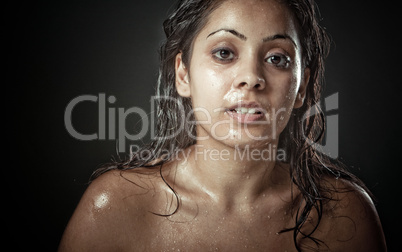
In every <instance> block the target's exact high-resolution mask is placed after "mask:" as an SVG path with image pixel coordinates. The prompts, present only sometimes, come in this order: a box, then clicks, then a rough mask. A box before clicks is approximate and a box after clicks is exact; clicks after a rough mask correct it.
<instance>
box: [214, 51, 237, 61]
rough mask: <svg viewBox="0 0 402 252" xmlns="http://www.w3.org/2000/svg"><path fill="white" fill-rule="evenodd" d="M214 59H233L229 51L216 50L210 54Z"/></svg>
mask: <svg viewBox="0 0 402 252" xmlns="http://www.w3.org/2000/svg"><path fill="white" fill-rule="evenodd" d="M212 55H213V57H214V58H216V59H217V60H220V61H231V60H233V59H234V53H233V52H232V51H231V50H229V49H217V50H214V51H213V52H212Z"/></svg>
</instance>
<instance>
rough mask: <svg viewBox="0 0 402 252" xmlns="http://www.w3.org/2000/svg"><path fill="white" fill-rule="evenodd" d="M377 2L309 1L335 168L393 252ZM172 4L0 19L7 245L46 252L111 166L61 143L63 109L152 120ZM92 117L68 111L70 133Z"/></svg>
mask: <svg viewBox="0 0 402 252" xmlns="http://www.w3.org/2000/svg"><path fill="white" fill-rule="evenodd" d="M384 3H387V4H381V3H379V2H373V1H369V2H368V1H349V0H337V1H324V0H320V1H318V4H319V6H320V10H321V14H322V17H323V21H322V24H323V25H324V26H325V27H326V28H327V30H328V32H329V33H330V34H331V36H332V38H333V40H334V42H335V43H334V44H333V48H332V51H331V54H330V56H329V58H328V61H327V73H326V87H325V92H324V97H325V96H328V95H330V94H333V93H336V92H338V93H339V109H338V110H337V111H335V113H337V114H338V115H339V135H340V136H339V141H340V157H341V159H342V160H343V161H344V162H346V163H347V164H348V165H350V166H351V170H352V171H353V172H354V173H356V174H358V175H359V176H360V177H361V178H362V179H363V180H364V181H365V182H366V184H367V186H368V187H369V188H370V189H371V190H372V191H373V193H374V194H375V196H376V197H377V199H378V201H377V207H378V211H379V214H380V217H381V219H382V223H383V227H384V230H385V233H386V237H387V242H388V245H389V248H390V249H391V248H392V247H395V248H396V243H397V239H398V238H399V237H398V236H399V235H400V233H401V232H400V231H399V229H398V228H397V227H398V225H401V222H400V219H401V218H400V209H401V207H402V206H401V201H400V198H401V197H400V195H399V193H400V187H399V185H398V183H399V181H400V180H399V177H398V175H399V174H400V172H399V168H400V162H398V161H397V159H398V158H399V157H400V155H401V154H400V152H401V148H400V143H399V141H400V140H401V137H400V129H401V125H400V120H399V117H400V112H398V111H399V109H398V106H399V105H400V101H401V99H400V95H401V88H400V86H401V84H402V83H401V77H400V76H401V64H400V57H401V48H400V45H401V39H400V36H399V34H398V33H400V28H399V27H397V23H396V22H397V20H398V18H399V16H400V13H399V12H400V10H401V8H400V7H401V6H400V3H395V4H391V3H390V2H389V1H386V2H384ZM171 5H172V1H170V0H169V1H168V0H157V1H113V2H112V1H85V2H78V1H77V2H75V1H40V2H35V3H32V2H29V3H24V2H20V4H19V5H16V6H13V7H12V8H9V9H7V8H6V9H4V10H3V11H4V12H5V16H4V18H3V21H4V23H3V25H5V26H6V27H7V30H8V34H9V36H7V38H6V39H5V41H6V42H11V44H10V46H5V48H3V50H4V52H5V53H4V54H5V55H7V56H11V57H5V59H6V61H7V62H6V67H4V68H3V71H4V74H5V76H7V77H10V78H7V79H5V81H6V82H7V83H6V86H8V87H9V88H10V89H7V90H4V91H3V94H5V95H4V96H3V97H4V98H3V101H6V99H7V98H11V99H10V101H12V102H7V104H6V106H5V110H6V113H5V115H6V119H7V120H4V122H8V121H9V120H11V122H12V123H11V126H12V128H13V131H11V132H12V134H8V133H5V135H6V139H9V138H10V137H11V139H10V140H11V143H10V144H8V146H7V149H8V150H11V152H12V154H14V155H10V156H8V155H7V157H5V158H6V159H7V162H6V163H7V167H4V168H3V169H4V176H3V180H4V181H5V182H6V183H4V185H6V186H7V188H6V191H5V192H6V195H9V191H12V193H11V198H10V200H9V201H8V202H6V204H5V205H6V206H9V204H11V207H9V209H8V210H11V211H10V214H8V215H7V216H6V219H7V220H6V222H7V223H10V224H11V225H12V226H11V227H9V228H10V229H9V230H10V231H9V232H8V236H10V239H8V241H10V242H11V243H12V244H14V245H15V246H17V247H22V248H33V247H35V248H39V249H41V250H42V251H47V250H49V251H54V250H56V248H57V246H58V243H59V239H60V237H61V235H62V232H63V230H64V228H65V225H66V224H67V222H68V219H69V218H70V216H71V214H72V212H73V210H74V208H75V207H76V205H77V203H78V201H79V199H80V197H81V195H82V193H83V191H84V190H85V188H86V183H87V181H88V178H89V176H90V174H91V172H92V171H93V170H94V169H96V167H97V166H98V165H99V164H101V163H104V162H107V161H109V160H110V159H111V157H112V156H114V155H115V146H116V142H115V141H113V140H102V141H90V142H85V141H79V140H77V139H74V138H73V137H72V136H70V135H69V134H68V132H67V131H66V129H65V126H64V121H63V120H64V119H63V117H64V111H65V108H66V106H67V104H68V103H69V102H70V101H71V100H72V99H73V98H75V97H77V96H80V95H85V94H89V95H98V94H99V93H105V94H106V95H107V96H109V95H113V96H115V97H116V99H117V101H116V102H115V104H113V105H108V108H109V107H115V108H117V107H120V108H125V109H128V108H131V107H134V106H138V107H141V108H143V109H144V110H146V111H149V110H150V108H149V107H150V102H149V97H150V96H151V95H152V94H153V92H154V86H155V82H156V78H157V71H158V53H157V50H158V48H159V46H160V43H161V40H162V39H163V32H162V28H161V24H162V21H163V20H164V18H165V17H166V14H167V12H168V9H169V8H170V6H171ZM397 10H399V12H397ZM3 39H4V38H3ZM7 44H8V43H7ZM9 90H11V91H9ZM15 108H17V109H15ZM97 113H98V111H97V105H96V104H95V103H90V102H87V103H85V104H84V103H83V104H82V105H80V106H77V108H76V110H75V111H74V114H73V123H74V126H75V127H76V128H77V130H79V131H80V132H83V133H87V134H89V133H94V132H96V131H97V125H98V121H97V120H98V114H97ZM138 120H139V118H138V117H136V116H134V115H132V116H130V117H129V118H128V120H127V121H128V124H127V128H128V131H129V132H131V133H135V132H136V126H138V124H136V122H137V121H138ZM130 127H131V128H130ZM137 128H138V127H137ZM144 141H146V138H145V140H144ZM6 198H8V197H6ZM8 236H7V237H8ZM28 238H29V239H28ZM26 240H29V243H28V242H26Z"/></svg>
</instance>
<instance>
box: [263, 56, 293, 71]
mask: <svg viewBox="0 0 402 252" xmlns="http://www.w3.org/2000/svg"><path fill="white" fill-rule="evenodd" d="M266 61H267V62H268V63H270V64H273V65H275V66H277V67H280V68H286V67H288V66H289V63H290V59H289V57H287V56H285V55H272V56H270V57H268V58H267V59H266Z"/></svg>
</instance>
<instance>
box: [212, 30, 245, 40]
mask: <svg viewBox="0 0 402 252" xmlns="http://www.w3.org/2000/svg"><path fill="white" fill-rule="evenodd" d="M221 31H225V32H229V33H231V34H233V35H235V36H236V37H238V38H239V39H241V40H244V41H245V40H247V37H246V36H244V35H243V34H241V33H240V32H238V31H236V30H233V29H225V28H222V29H219V30H216V31H214V32H212V33H210V34H209V35H208V36H207V38H209V37H211V36H212V35H214V34H215V33H218V32H221Z"/></svg>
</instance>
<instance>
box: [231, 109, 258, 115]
mask: <svg viewBox="0 0 402 252" xmlns="http://www.w3.org/2000/svg"><path fill="white" fill-rule="evenodd" d="M235 110H236V112H237V113H241V114H255V112H256V110H255V108H236V109H235Z"/></svg>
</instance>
